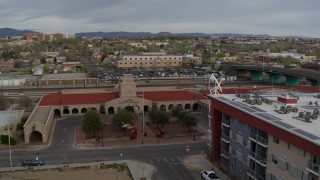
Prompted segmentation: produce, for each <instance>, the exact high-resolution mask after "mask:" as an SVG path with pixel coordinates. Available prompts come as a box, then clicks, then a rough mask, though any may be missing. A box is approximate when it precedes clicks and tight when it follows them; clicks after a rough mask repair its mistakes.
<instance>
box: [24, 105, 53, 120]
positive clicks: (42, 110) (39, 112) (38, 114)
mask: <svg viewBox="0 0 320 180" xmlns="http://www.w3.org/2000/svg"><path fill="white" fill-rule="evenodd" d="M50 111H51V106H44V107H39V106H38V107H37V108H36V110H35V111H34V114H33V116H32V118H31V120H30V121H29V122H28V124H31V123H34V122H39V123H42V124H46V122H47V118H48V116H49V113H50Z"/></svg>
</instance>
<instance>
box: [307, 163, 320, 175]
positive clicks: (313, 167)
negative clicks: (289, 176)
mask: <svg viewBox="0 0 320 180" xmlns="http://www.w3.org/2000/svg"><path fill="white" fill-rule="evenodd" d="M307 170H308V171H309V172H311V173H313V174H316V175H317V176H319V175H320V165H318V164H314V163H313V162H312V161H309V162H308V166H307Z"/></svg>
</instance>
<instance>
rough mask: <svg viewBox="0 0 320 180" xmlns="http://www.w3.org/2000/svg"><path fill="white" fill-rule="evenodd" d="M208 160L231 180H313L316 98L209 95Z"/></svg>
mask: <svg viewBox="0 0 320 180" xmlns="http://www.w3.org/2000/svg"><path fill="white" fill-rule="evenodd" d="M209 98H210V99H211V105H212V107H211V116H210V117H211V120H210V123H211V138H210V139H211V145H212V146H211V147H212V148H211V158H212V161H214V162H215V164H219V165H220V168H221V169H222V170H223V171H224V172H225V173H227V174H228V175H229V177H232V178H233V179H248V180H252V179H271V180H281V179H289V180H291V179H302V180H319V179H320V178H319V176H320V169H319V167H320V118H319V117H318V116H320V114H319V111H320V106H319V105H320V95H317V94H316V93H302V92H290V93H288V92H279V93H277V92H275V93H274V92H272V93H262V92H255V93H251V94H233V95H209Z"/></svg>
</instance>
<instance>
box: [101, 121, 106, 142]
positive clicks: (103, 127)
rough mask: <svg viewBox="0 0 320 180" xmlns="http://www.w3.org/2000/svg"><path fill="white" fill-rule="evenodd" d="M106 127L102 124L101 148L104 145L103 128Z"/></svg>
mask: <svg viewBox="0 0 320 180" xmlns="http://www.w3.org/2000/svg"><path fill="white" fill-rule="evenodd" d="M105 126H106V125H105V124H103V126H102V140H101V146H102V147H103V146H104V143H103V138H104V136H103V131H104V127H105Z"/></svg>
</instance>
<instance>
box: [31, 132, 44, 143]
mask: <svg viewBox="0 0 320 180" xmlns="http://www.w3.org/2000/svg"><path fill="white" fill-rule="evenodd" d="M29 140H30V143H42V134H41V133H40V132H39V131H32V133H31V134H30V138H29Z"/></svg>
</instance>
